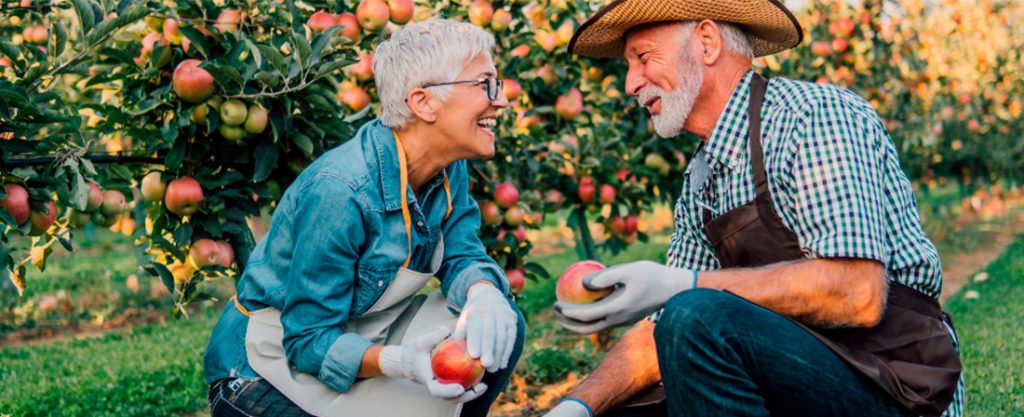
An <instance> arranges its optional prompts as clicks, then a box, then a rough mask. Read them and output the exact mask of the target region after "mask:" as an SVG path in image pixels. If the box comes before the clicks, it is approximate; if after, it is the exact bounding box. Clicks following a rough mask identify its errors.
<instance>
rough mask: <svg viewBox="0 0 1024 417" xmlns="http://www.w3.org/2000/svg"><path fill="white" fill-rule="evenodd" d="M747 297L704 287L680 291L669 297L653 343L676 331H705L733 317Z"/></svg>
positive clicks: (686, 333) (690, 332) (700, 332)
mask: <svg viewBox="0 0 1024 417" xmlns="http://www.w3.org/2000/svg"><path fill="white" fill-rule="evenodd" d="M747 303H748V302H747V301H746V300H743V299H742V298H740V297H738V296H735V295H733V294H730V293H727V292H724V291H719V290H712V289H707V288H695V289H692V290H688V291H683V292H681V293H679V294H676V295H675V296H674V297H672V298H671V299H670V300H669V301H668V303H666V304H665V308H664V310H663V312H662V314H661V317H660V318H659V319H658V324H657V325H656V326H655V328H654V340H655V343H658V344H661V343H663V342H665V341H667V340H668V339H669V338H673V337H674V336H675V335H707V333H708V331H709V330H713V329H709V327H710V328H714V327H716V326H718V325H720V324H725V323H727V322H729V321H731V320H733V319H735V318H736V317H735V315H734V314H731V312H734V311H735V310H737V309H741V308H743V307H745V306H744V304H747Z"/></svg>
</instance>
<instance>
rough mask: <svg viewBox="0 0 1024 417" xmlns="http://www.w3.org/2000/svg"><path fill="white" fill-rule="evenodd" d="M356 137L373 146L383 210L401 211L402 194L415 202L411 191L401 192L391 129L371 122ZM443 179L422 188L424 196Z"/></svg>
mask: <svg viewBox="0 0 1024 417" xmlns="http://www.w3.org/2000/svg"><path fill="white" fill-rule="evenodd" d="M358 136H359V137H360V139H362V140H369V142H370V143H371V144H372V145H373V150H374V153H375V154H376V157H377V158H376V159H377V167H376V169H377V170H378V176H379V178H380V188H381V198H382V199H383V200H384V210H386V211H394V210H401V209H402V194H401V193H402V192H406V193H408V196H407V197H408V201H409V202H410V203H411V202H413V201H415V199H416V196H415V195H413V193H412V189H411V188H409V187H407V188H406V190H402V189H401V188H402V177H401V176H402V171H401V169H400V168H399V165H398V164H399V162H398V148H397V147H396V146H395V134H394V132H392V130H391V128H389V127H387V126H385V125H384V124H383V123H381V122H380V120H373V121H371V122H368V123H367V124H365V125H364V126H363V127H362V128H360V129H359V133H358ZM443 182H444V178H443V177H442V176H441V175H437V176H436V177H435V178H434V179H433V180H431V181H430V182H428V183H427V184H426V185H425V187H424V193H423V194H424V195H426V194H428V193H429V192H430V191H431V190H433V189H434V188H436V187H439V186H441V185H442V184H443Z"/></svg>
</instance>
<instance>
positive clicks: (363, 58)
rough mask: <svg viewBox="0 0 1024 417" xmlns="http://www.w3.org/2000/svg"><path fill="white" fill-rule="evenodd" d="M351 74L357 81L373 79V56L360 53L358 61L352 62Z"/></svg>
mask: <svg viewBox="0 0 1024 417" xmlns="http://www.w3.org/2000/svg"><path fill="white" fill-rule="evenodd" d="M351 68H352V75H355V76H356V79H357V80H359V81H370V80H372V79H373V56H372V55H366V54H363V55H360V56H359V62H356V63H355V64H352V67H351Z"/></svg>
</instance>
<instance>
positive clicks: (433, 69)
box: [373, 19, 494, 129]
mask: <svg viewBox="0 0 1024 417" xmlns="http://www.w3.org/2000/svg"><path fill="white" fill-rule="evenodd" d="M492 49H494V36H493V35H491V34H490V33H487V32H486V31H484V30H483V29H481V28H479V27H477V26H476V25H473V24H471V23H464V22H459V21H455V20H450V19H431V20H426V21H423V22H418V23H414V24H411V25H408V26H406V27H404V28H402V29H400V30H398V31H396V32H394V33H392V34H391V36H390V37H389V38H388V39H387V40H385V41H383V42H381V43H380V44H379V45H377V51H376V52H375V53H374V55H373V80H374V83H376V85H377V95H378V97H380V103H381V114H380V121H381V123H383V124H384V125H385V126H388V127H390V128H392V129H402V128H404V127H405V126H406V125H407V124H409V122H411V121H412V119H413V117H414V116H413V113H412V110H410V109H409V106H408V105H407V104H406V103H405V98H406V95H407V94H408V93H409V90H412V89H414V88H419V87H422V86H423V85H424V84H429V83H437V82H450V81H455V79H456V78H457V77H458V76H459V74H461V73H462V71H463V70H464V69H465V67H466V65H467V64H468V63H469V62H470V61H472V60H473V59H474V58H476V57H477V56H480V55H481V54H486V55H487V56H490V54H491V50H492ZM432 91H433V92H434V93H435V95H436V96H437V97H438V99H440V100H441V101H442V102H444V101H446V100H448V97H449V96H450V95H451V92H452V86H450V85H449V86H441V87H434V88H433V90H432Z"/></svg>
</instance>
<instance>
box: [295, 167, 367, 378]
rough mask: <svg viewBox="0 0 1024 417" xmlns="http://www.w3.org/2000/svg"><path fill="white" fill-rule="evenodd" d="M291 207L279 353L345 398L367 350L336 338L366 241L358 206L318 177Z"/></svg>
mask: <svg viewBox="0 0 1024 417" xmlns="http://www.w3.org/2000/svg"><path fill="white" fill-rule="evenodd" d="M294 207H295V209H294V211H293V212H292V213H290V214H291V216H292V217H293V218H292V226H293V228H292V233H291V234H290V237H291V239H292V240H293V242H291V243H292V257H291V258H292V262H291V263H290V265H289V267H288V273H287V286H286V288H287V294H286V295H285V297H284V305H283V307H282V309H281V324H282V326H283V327H284V340H283V345H284V348H285V353H286V355H287V356H288V359H289V361H290V362H291V363H292V364H294V365H295V367H296V369H298V370H299V371H302V372H306V373H309V374H312V375H316V376H317V377H318V378H319V379H320V380H321V381H323V382H324V383H325V384H327V385H328V386H330V387H332V388H334V389H336V390H338V391H339V392H346V391H348V390H349V388H351V387H352V384H353V383H354V382H355V380H356V376H357V375H358V373H359V366H360V364H361V361H362V357H363V354H364V353H365V352H366V349H367V348H369V347H370V345H371V343H370V341H368V340H366V339H365V338H363V337H361V336H359V335H357V334H353V333H344V331H343V328H344V325H345V322H346V321H347V320H348V318H349V314H350V313H351V311H350V309H351V307H352V304H353V303H352V301H353V299H354V297H355V292H354V284H355V279H356V272H355V270H356V268H355V265H356V261H357V259H358V254H359V252H360V248H361V247H362V246H363V242H364V241H365V239H366V235H365V232H364V231H363V230H364V228H363V223H364V222H363V217H362V210H361V209H360V207H361V206H360V204H359V202H358V198H356V195H355V192H354V190H353V189H352V188H351V187H349V186H348V184H346V183H345V182H344V181H342V180H341V179H340V178H338V177H334V176H332V175H330V174H320V175H318V176H317V177H316V178H314V179H312V180H311V181H310V182H309V183H307V184H306V185H305V186H304V187H303V188H302V189H301V190H300V192H299V193H297V195H296V201H295V206H294Z"/></svg>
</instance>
